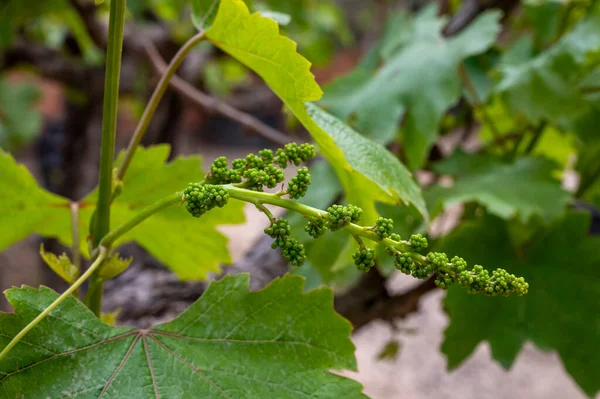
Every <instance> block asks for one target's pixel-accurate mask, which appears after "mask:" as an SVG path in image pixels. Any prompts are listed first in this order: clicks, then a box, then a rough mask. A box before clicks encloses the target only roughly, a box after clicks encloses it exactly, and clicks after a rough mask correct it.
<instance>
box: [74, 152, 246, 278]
mask: <svg viewBox="0 0 600 399" xmlns="http://www.w3.org/2000/svg"><path fill="white" fill-rule="evenodd" d="M168 156H169V146H167V145H160V146H154V147H151V148H147V149H146V148H139V149H138V150H137V151H136V153H135V157H134V158H133V161H132V163H131V166H130V167H129V171H128V173H127V175H126V176H125V180H124V181H123V192H122V194H121V195H119V196H118V197H117V198H116V200H115V201H114V202H113V206H112V208H111V227H112V228H113V229H114V228H116V227H117V226H119V225H120V224H122V223H124V222H126V221H128V220H129V219H131V218H132V217H134V216H135V215H136V214H138V213H139V212H140V211H141V210H142V209H144V208H145V207H147V206H149V205H152V204H153V203H155V202H156V201H158V200H160V199H161V198H163V197H166V196H167V195H169V194H173V193H175V192H177V191H182V190H183V189H184V188H185V187H186V186H187V184H188V183H190V182H194V181H201V180H203V176H204V175H203V173H202V170H201V163H200V158H198V157H189V158H182V157H180V158H176V159H175V160H174V161H173V162H171V163H168V164H165V162H166V160H167V158H168ZM96 197H97V192H93V193H91V194H90V195H89V196H88V197H87V198H85V199H84V200H83V203H84V204H88V203H95V202H96ZM93 209H94V207H91V206H90V207H88V206H84V207H83V208H82V214H81V218H82V220H84V221H85V222H84V224H85V225H86V226H87V225H88V223H89V220H90V218H91V217H92V211H93ZM243 221H244V214H243V203H242V202H240V201H231V202H230V203H229V204H228V205H227V206H226V207H224V208H221V209H216V210H213V211H211V212H208V213H207V214H206V215H204V216H202V218H200V219H195V218H193V217H191V215H190V214H189V213H188V212H187V211H186V210H185V208H184V207H172V208H169V209H166V210H163V211H161V212H159V213H157V214H155V215H153V216H152V217H150V218H149V219H147V220H146V221H144V222H143V223H142V224H140V225H138V226H137V227H136V228H135V229H133V230H131V231H130V232H129V233H127V234H126V235H124V236H123V237H122V238H121V239H120V240H119V241H118V242H117V244H119V243H123V242H127V241H136V242H137V243H139V244H140V245H141V246H143V247H144V248H145V249H146V250H147V251H148V252H149V253H150V254H151V255H152V256H154V257H155V258H157V259H158V260H160V261H161V262H163V263H164V264H165V265H167V266H168V267H169V268H170V269H171V270H173V271H174V272H175V274H177V275H178V276H179V277H180V278H181V279H184V280H196V279H205V278H206V277H207V275H208V273H210V272H218V271H219V265H220V264H227V263H229V262H231V258H230V256H229V251H228V250H227V241H228V240H227V237H226V236H225V235H223V234H221V233H220V232H219V231H218V230H217V226H218V225H222V224H236V223H242V222H243Z"/></svg>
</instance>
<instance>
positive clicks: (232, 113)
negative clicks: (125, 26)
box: [144, 43, 291, 145]
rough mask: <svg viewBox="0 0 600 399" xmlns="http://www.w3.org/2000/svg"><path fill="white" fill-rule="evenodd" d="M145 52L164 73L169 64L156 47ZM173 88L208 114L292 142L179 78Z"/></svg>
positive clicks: (285, 142) (268, 137) (281, 141)
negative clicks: (218, 115)
mask: <svg viewBox="0 0 600 399" xmlns="http://www.w3.org/2000/svg"><path fill="white" fill-rule="evenodd" d="M144 50H145V51H146V54H147V55H148V58H149V59H150V61H151V62H152V64H153V66H154V68H155V69H156V71H157V72H159V73H163V72H164V71H165V70H166V68H167V64H166V63H165V61H164V59H163V58H162V56H161V55H160V54H159V52H158V50H157V48H156V46H154V44H152V43H146V45H145V46H144ZM171 87H172V88H173V89H175V90H176V91H177V92H178V93H180V94H181V95H183V96H184V97H186V98H187V99H189V100H190V101H193V102H194V103H196V104H198V105H200V106H201V107H202V108H204V109H205V110H207V111H208V112H212V113H217V114H220V115H223V116H225V117H227V118H229V119H231V120H233V121H236V122H238V123H239V124H241V125H242V126H244V127H246V128H248V129H250V130H252V131H254V132H255V133H258V134H260V135H261V136H263V137H265V138H267V139H269V140H271V141H273V142H274V143H277V144H280V145H283V144H287V143H289V142H290V141H291V140H290V138H289V136H287V135H286V134H285V133H283V132H280V131H279V130H277V129H274V128H272V127H271V126H268V125H266V124H264V123H263V122H261V121H260V120H259V119H257V118H255V117H254V116H252V115H250V114H247V113H245V112H242V111H240V110H238V109H235V108H234V107H232V106H231V105H229V104H227V103H225V102H223V101H221V100H219V99H217V98H215V97H211V96H209V95H208V94H205V93H202V92H201V91H200V90H198V89H196V88H195V87H194V86H192V85H191V84H189V83H188V82H186V81H185V80H183V79H182V78H180V77H178V76H173V78H172V79H171Z"/></svg>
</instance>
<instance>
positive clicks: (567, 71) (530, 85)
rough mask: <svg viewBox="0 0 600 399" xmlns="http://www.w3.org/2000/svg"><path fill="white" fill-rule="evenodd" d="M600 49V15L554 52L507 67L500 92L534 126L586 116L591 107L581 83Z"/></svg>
mask: <svg viewBox="0 0 600 399" xmlns="http://www.w3.org/2000/svg"><path fill="white" fill-rule="evenodd" d="M599 48H600V14H596V15H594V14H592V15H590V16H589V18H586V19H585V20H583V21H581V22H580V23H579V24H578V25H577V26H576V27H575V28H574V29H573V30H572V31H571V32H570V33H569V34H568V35H565V36H563V37H562V38H561V40H560V41H559V42H558V43H556V44H555V45H554V46H553V47H552V48H551V49H550V50H548V51H544V52H542V53H541V54H539V55H538V56H537V57H535V58H533V59H532V60H531V61H529V62H526V63H519V64H517V65H511V66H506V67H505V68H503V69H502V75H503V76H502V80H501V81H500V83H499V84H498V87H497V89H496V90H497V91H498V92H499V93H501V94H502V96H503V98H504V100H505V101H506V103H507V104H508V106H509V107H510V109H511V110H512V111H513V113H515V114H523V115H525V116H526V117H527V118H528V119H529V120H530V121H531V122H532V123H539V122H540V121H541V120H544V119H547V120H550V121H554V122H563V119H565V118H566V119H574V118H578V117H581V116H583V115H586V114H587V113H589V112H590V111H591V110H590V104H589V99H588V98H587V96H586V94H585V90H583V88H582V87H581V86H580V84H581V83H582V78H584V77H585V76H586V75H587V74H588V73H589V71H590V67H591V66H593V63H590V61H592V60H591V59H590V56H591V55H592V54H594V53H596V52H597V51H598V49H599ZM590 64H591V65H590Z"/></svg>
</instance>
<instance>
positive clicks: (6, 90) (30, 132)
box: [0, 77, 42, 150]
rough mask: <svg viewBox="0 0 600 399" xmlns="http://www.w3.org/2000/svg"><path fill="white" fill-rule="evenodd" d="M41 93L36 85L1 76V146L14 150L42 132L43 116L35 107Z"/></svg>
mask: <svg viewBox="0 0 600 399" xmlns="http://www.w3.org/2000/svg"><path fill="white" fill-rule="evenodd" d="M40 95H41V93H40V92H39V90H37V89H36V88H35V87H34V86H31V85H29V84H27V83H19V84H10V83H9V82H8V81H7V80H6V79H4V78H2V77H0V147H2V148H5V149H8V150H14V149H17V148H19V147H21V146H23V145H25V144H27V143H29V142H30V141H31V140H33V139H34V138H35V137H36V136H37V135H38V134H40V132H41V129H42V116H41V115H40V113H39V112H38V111H37V110H36V108H35V105H36V103H37V102H38V100H39V99H40Z"/></svg>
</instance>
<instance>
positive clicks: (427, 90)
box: [323, 6, 500, 167]
mask: <svg viewBox="0 0 600 399" xmlns="http://www.w3.org/2000/svg"><path fill="white" fill-rule="evenodd" d="M499 19H500V13H499V12H498V11H487V12H485V13H483V14H482V15H481V16H480V17H479V18H477V19H476V20H475V21H474V22H473V23H471V24H470V25H469V27H467V28H466V29H465V30H463V31H462V32H461V33H459V34H458V35H456V36H455V37H452V38H449V39H445V38H444V37H443V36H442V33H441V31H442V28H443V27H444V25H445V22H446V19H445V18H439V17H438V16H437V7H436V6H429V7H426V8H425V9H424V10H423V11H421V12H420V13H419V14H418V15H417V16H416V17H415V19H414V20H412V21H408V20H406V18H405V21H404V22H405V23H397V24H394V26H395V27H396V28H395V29H393V30H392V31H391V32H390V33H389V34H388V35H387V37H389V40H388V41H387V42H386V43H384V46H383V49H382V55H383V61H384V65H383V67H381V68H380V69H379V70H377V71H376V72H375V73H368V74H365V73H363V74H353V75H352V76H351V77H350V78H349V79H351V80H352V81H353V83H352V84H349V82H345V83H344V85H345V86H346V87H347V88H351V87H352V86H353V87H354V90H351V91H348V90H336V91H335V92H336V95H326V96H325V97H324V99H323V103H324V104H325V105H326V106H327V107H328V108H330V109H331V110H332V111H333V112H334V114H335V115H337V116H339V117H340V118H342V119H347V118H349V117H350V116H353V118H354V119H355V121H356V122H355V123H356V125H357V127H358V128H359V130H361V131H365V132H367V133H370V134H371V135H374V134H376V135H377V136H378V137H384V138H386V137H391V136H393V135H394V134H395V132H396V131H397V129H398V123H399V121H400V118H401V117H402V115H403V114H406V115H405V125H404V127H403V137H404V144H405V146H406V151H407V158H408V160H409V162H410V165H411V166H412V167H419V166H421V165H422V164H423V162H424V160H425V158H426V156H427V153H428V151H429V149H430V147H431V145H432V144H433V143H434V142H435V139H436V137H437V132H438V124H439V122H440V119H441V117H442V116H443V114H444V112H446V110H447V109H448V107H450V106H451V105H452V104H453V103H455V102H456V101H457V100H458V99H459V97H460V95H461V83H460V78H459V75H458V73H457V67H458V65H459V64H460V63H461V62H462V61H463V60H464V59H466V58H467V57H469V56H472V55H475V54H479V53H482V52H483V51H485V50H486V49H488V48H489V47H490V46H491V45H492V44H493V43H494V41H495V39H496V35H497V34H498V32H499V31H500V25H499V24H498V21H499ZM342 79H344V78H342ZM340 84H342V83H337V85H340Z"/></svg>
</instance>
